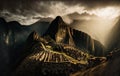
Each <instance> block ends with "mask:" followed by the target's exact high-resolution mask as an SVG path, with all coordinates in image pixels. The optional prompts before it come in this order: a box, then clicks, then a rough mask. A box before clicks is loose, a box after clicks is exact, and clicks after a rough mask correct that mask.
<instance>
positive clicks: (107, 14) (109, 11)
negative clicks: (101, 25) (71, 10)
mask: <svg viewBox="0 0 120 76" xmlns="http://www.w3.org/2000/svg"><path fill="white" fill-rule="evenodd" d="M92 13H93V14H95V15H97V16H99V17H102V18H107V19H109V18H110V19H112V18H115V17H117V16H119V15H120V8H117V7H106V8H101V9H100V8H99V9H96V10H93V11H92Z"/></svg>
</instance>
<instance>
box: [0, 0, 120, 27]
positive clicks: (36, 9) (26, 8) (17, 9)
mask: <svg viewBox="0 0 120 76" xmlns="http://www.w3.org/2000/svg"><path fill="white" fill-rule="evenodd" d="M110 6H111V7H114V8H115V9H114V8H112V9H110V11H115V12H116V13H114V12H113V13H111V14H115V16H117V15H118V13H119V9H120V1H119V0H100V1H98V0H94V1H90V0H79V1H78V0H73V1H71V2H70V1H62V0H59V1H45V0H44V1H41V0H12V1H9V0H2V1H1V2H0V16H2V17H4V18H6V19H7V21H12V20H16V21H19V22H20V23H21V24H27V25H28V24H32V23H34V22H36V21H37V19H33V17H42V18H47V17H52V18H55V17H56V16H58V15H60V16H64V15H67V14H71V13H74V12H78V13H79V14H82V13H84V12H87V13H89V14H95V15H98V13H101V12H105V11H104V8H107V7H110ZM108 12H109V10H108ZM103 15H104V14H103Z"/></svg>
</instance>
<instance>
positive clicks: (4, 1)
mask: <svg viewBox="0 0 120 76" xmlns="http://www.w3.org/2000/svg"><path fill="white" fill-rule="evenodd" d="M52 2H54V3H52ZM59 2H63V3H65V4H66V5H68V6H74V5H76V4H80V5H82V6H85V7H87V8H96V7H103V6H109V5H114V6H119V4H120V0H71V1H68V0H65V1H62V0H57V1H55V0H53V1H50V0H49V1H48V0H43V1H42V0H11V1H10V0H1V1H0V10H4V9H6V10H9V11H10V12H13V13H16V14H21V13H22V14H23V15H26V11H25V10H28V11H29V13H33V12H31V11H34V12H39V13H43V12H44V13H46V12H49V6H51V5H52V4H56V3H59ZM18 9H19V10H18Z"/></svg>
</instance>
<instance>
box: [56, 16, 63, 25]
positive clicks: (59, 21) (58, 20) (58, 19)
mask: <svg viewBox="0 0 120 76" xmlns="http://www.w3.org/2000/svg"><path fill="white" fill-rule="evenodd" d="M54 21H55V22H57V23H64V21H63V19H62V17H61V16H57V17H56V18H55V19H54Z"/></svg>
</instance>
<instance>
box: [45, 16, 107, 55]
mask: <svg viewBox="0 0 120 76" xmlns="http://www.w3.org/2000/svg"><path fill="white" fill-rule="evenodd" d="M46 35H48V36H50V37H51V38H52V39H54V40H55V41H56V42H58V43H65V44H69V45H72V46H76V47H78V48H80V49H84V50H87V51H88V52H89V53H91V54H93V55H96V56H102V55H103V52H104V50H105V48H104V47H103V45H102V44H101V43H100V42H98V41H96V40H94V39H92V38H91V37H90V36H89V35H88V34H86V33H84V32H82V31H78V30H75V29H73V28H71V27H69V26H68V25H67V24H66V23H65V22H64V21H63V20H62V18H61V17H60V16H57V17H56V19H55V20H53V21H52V22H51V24H50V26H49V28H48V30H47V31H46V33H45V34H44V36H46Z"/></svg>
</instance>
